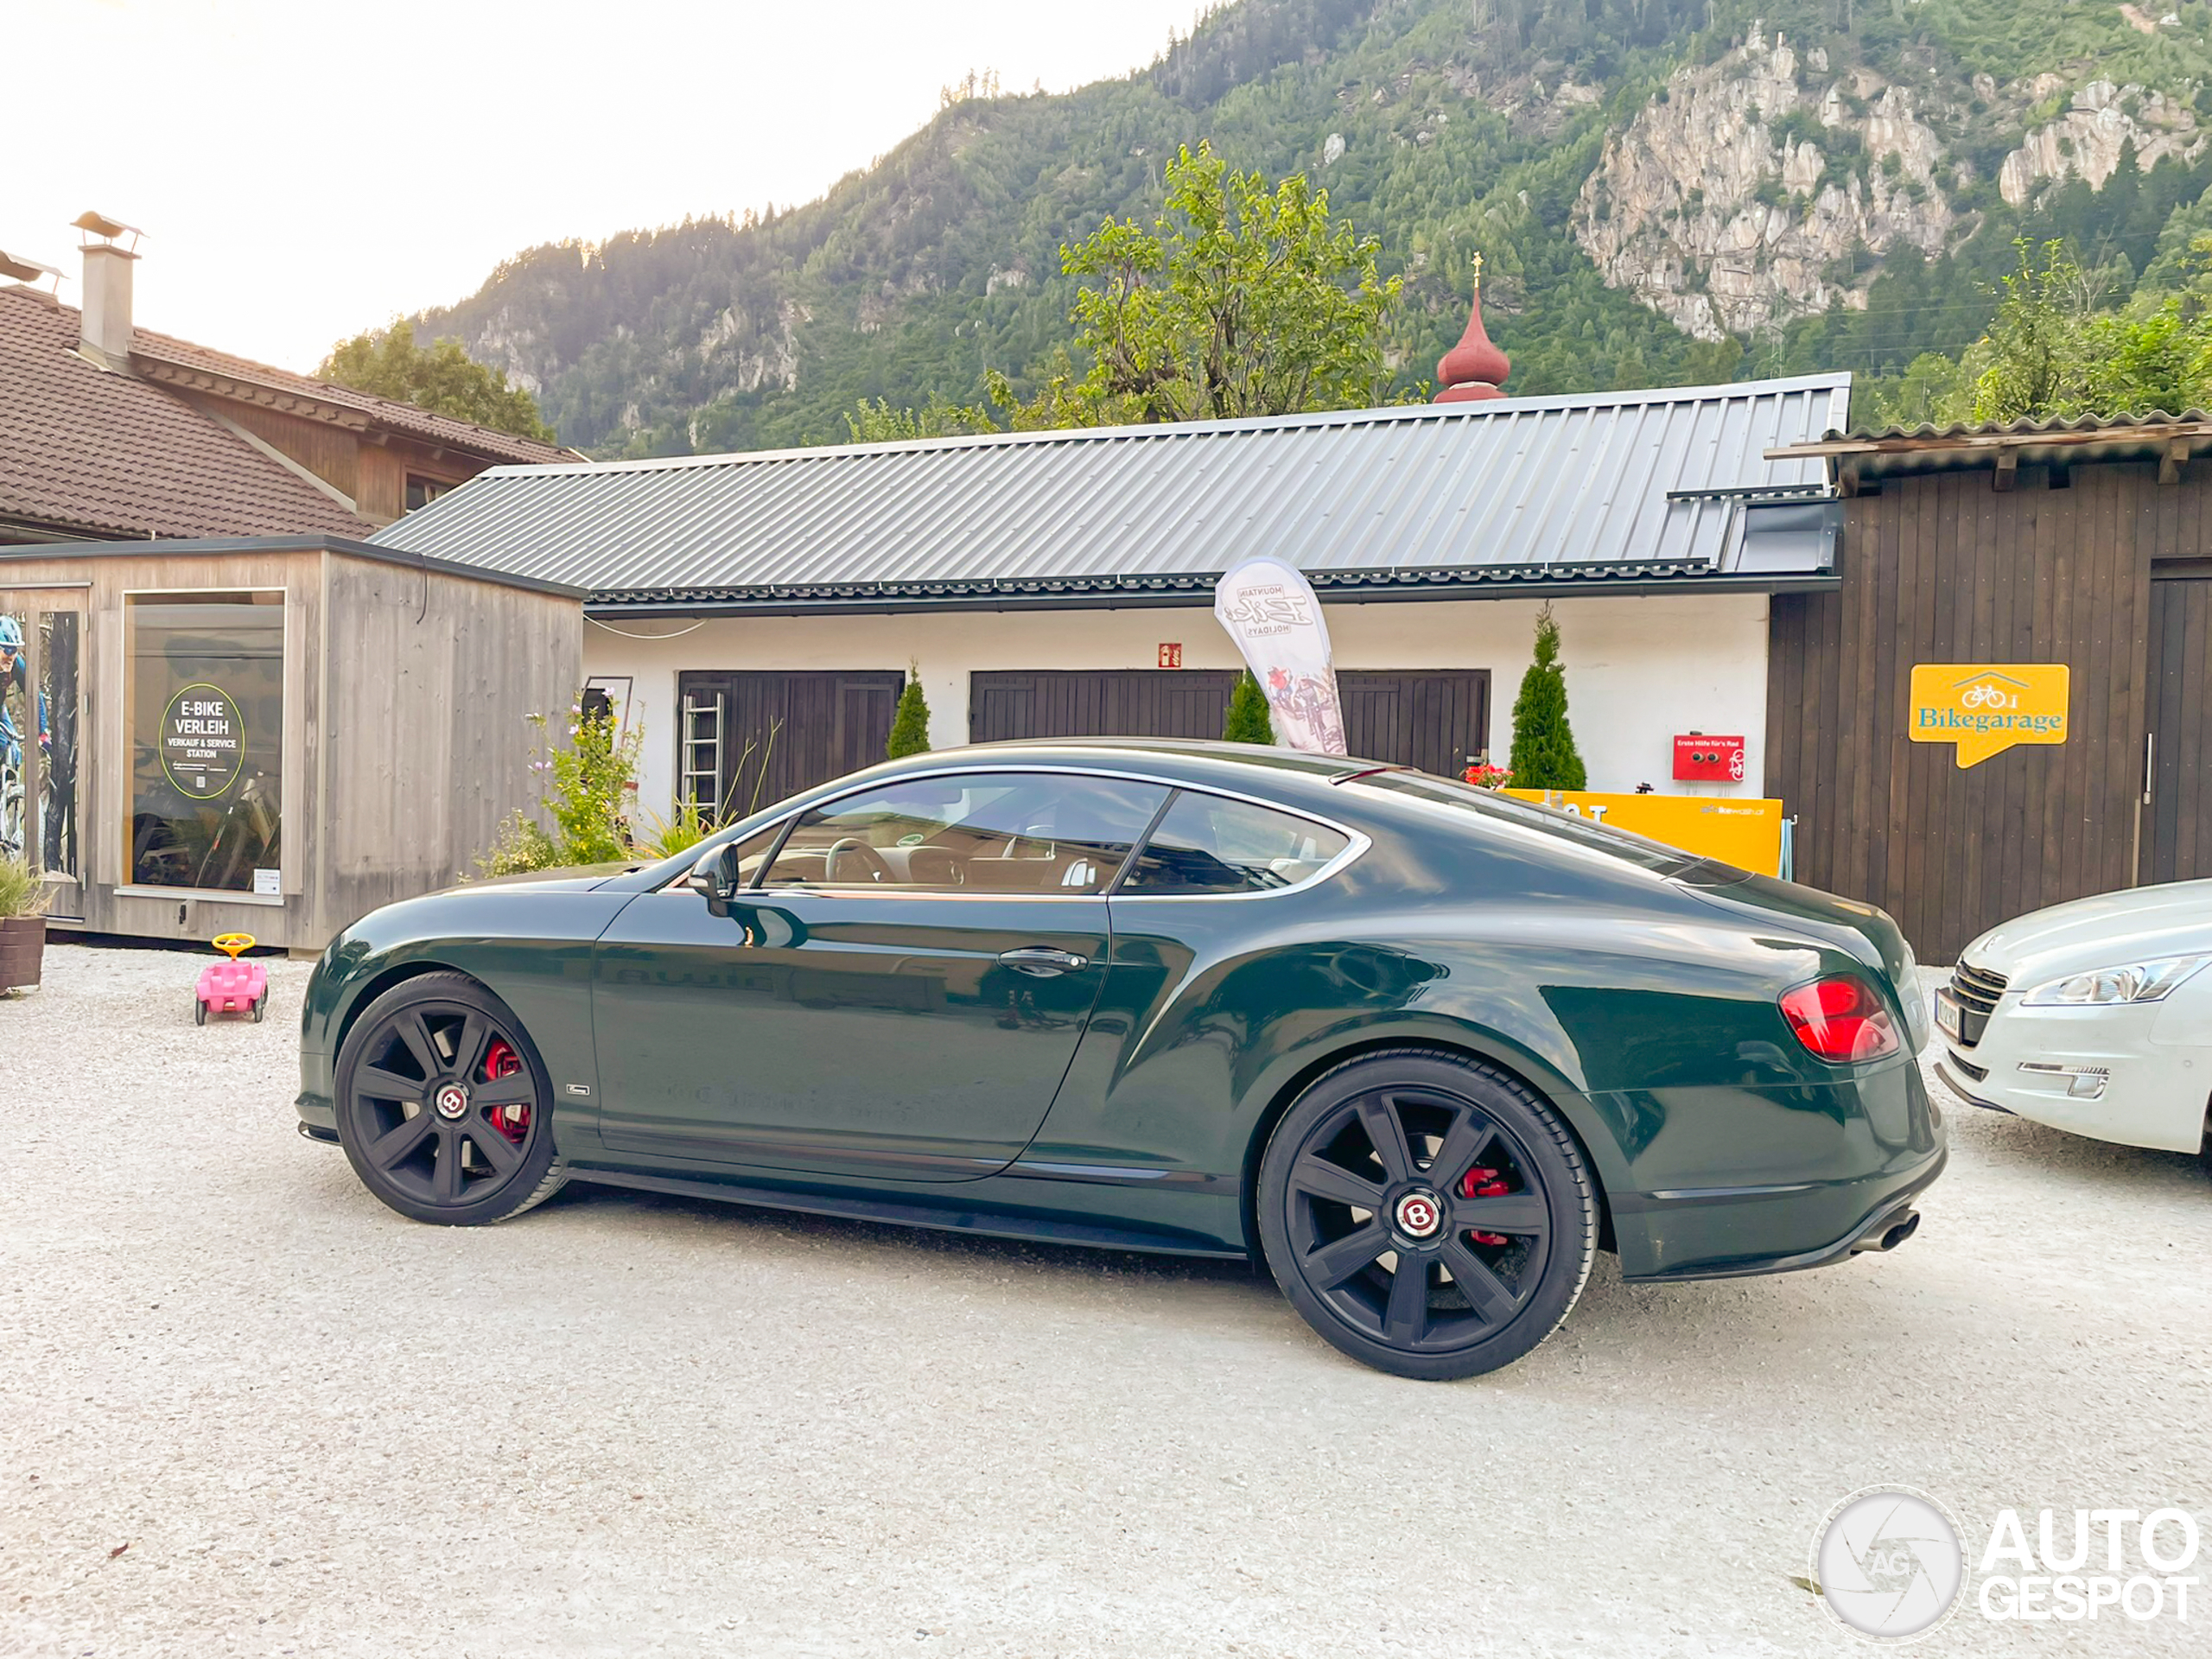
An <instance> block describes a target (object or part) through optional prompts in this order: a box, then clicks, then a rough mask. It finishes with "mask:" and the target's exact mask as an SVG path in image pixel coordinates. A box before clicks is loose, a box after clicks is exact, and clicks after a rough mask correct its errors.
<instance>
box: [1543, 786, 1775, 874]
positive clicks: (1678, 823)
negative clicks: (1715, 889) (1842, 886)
mask: <svg viewBox="0 0 2212 1659" xmlns="http://www.w3.org/2000/svg"><path fill="white" fill-rule="evenodd" d="M1500 793H1502V794H1506V795H1510V796H1512V797H1513V798H1514V799H1515V800H1516V801H1534V802H1535V803H1536V804H1538V805H1540V806H1547V805H1548V806H1555V807H1558V808H1560V810H1563V811H1567V812H1573V813H1576V814H1578V815H1579V816H1580V817H1586V818H1592V819H1594V820H1596V821H1597V822H1599V823H1610V824H1611V825H1612V826H1613V828H1615V829H1626V830H1628V831H1630V833H1631V834H1634V835H1639V836H1649V838H1650V839H1652V840H1653V841H1663V842H1666V843H1667V844H1668V845H1669V847H1679V848H1681V849H1682V850H1683V851H1684V852H1686V853H1695V854H1697V855H1700V857H1704V858H1717V859H1719V860H1720V861H1722V862H1723V863H1726V864H1733V865H1735V866H1737V867H1738V868H1741V869H1746V870H1755V871H1757V872H1758V874H1761V875H1779V874H1781V873H1782V803H1781V802H1780V801H1772V800H1764V799H1743V798H1738V797H1735V796H1723V795H1600V794H1595V793H1592V792H1591V791H1584V790H1564V789H1554V790H1541V789H1508V790H1503V791H1500Z"/></svg>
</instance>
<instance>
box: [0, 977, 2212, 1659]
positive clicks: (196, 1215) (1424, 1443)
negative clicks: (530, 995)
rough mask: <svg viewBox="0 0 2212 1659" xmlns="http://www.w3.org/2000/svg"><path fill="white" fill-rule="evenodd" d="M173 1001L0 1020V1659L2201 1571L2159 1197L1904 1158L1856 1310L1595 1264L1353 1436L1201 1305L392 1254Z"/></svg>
mask: <svg viewBox="0 0 2212 1659" xmlns="http://www.w3.org/2000/svg"><path fill="white" fill-rule="evenodd" d="M200 960H201V959H200V958H196V957H192V956H188V955H184V954H178V953H174V952H157V951H120V950H91V949H86V948H83V947H75V946H56V947H54V949H52V950H49V951H48V982H47V984H46V987H45V988H44V989H43V990H41V991H39V992H36V993H33V994H31V995H26V996H23V997H21V998H19V999H16V1000H14V1001H0V1093H3V1094H4V1100H5V1104H4V1106H0V1113H4V1116H5V1119H6V1122H7V1129H8V1133H7V1135H6V1138H5V1140H4V1141H0V1148H4V1150H0V1175H4V1179H0V1654H6V1655H10V1656H15V1655H25V1656H30V1655H36V1656H47V1655H53V1656H62V1655H67V1656H79V1655H99V1656H124V1655H162V1656H173V1655H190V1656H199V1655H227V1654H251V1655H261V1654H289V1653H298V1654H360V1655H377V1656H383V1655H397V1654H405V1655H410V1656H414V1655H423V1656H447V1655H481V1656H486V1659H492V1656H519V1655H537V1654H563V1655H567V1654H575V1655H601V1654H605V1655H618V1654H619V1655H633V1654H658V1653H669V1654H683V1655H690V1654H700V1655H708V1654H754V1653H762V1654H786V1653H788V1654H838V1655H843V1654H876V1653H893V1652H898V1653H905V1652H915V1653H920V1654H984V1653H988V1654H997V1653H1007V1654H1066V1655H1086V1656H1087V1655H1130V1656H1159V1655H1180V1654H1206V1655H1213V1654H1223V1653H1242V1654H1263V1655H1274V1654H1296V1655H1365V1654H1397V1653H1403V1654H1420V1655H1424V1656H1449V1655H1459V1654H1487V1653H1497V1654H1500V1655H1514V1656H1533V1655H1548V1654H1562V1653H1573V1654H1587V1655H1604V1656H1612V1655H1723V1654H1726V1655H1738V1654H1751V1655H1763V1654H1843V1653H1861V1652H1864V1651H1866V1649H1865V1648H1864V1647H1863V1645H1861V1644H1860V1643H1858V1642H1857V1641H1856V1640H1855V1639H1853V1638H1850V1637H1846V1636H1844V1635H1843V1634H1841V1633H1840V1631H1838V1630H1835V1628H1834V1626H1832V1625H1831V1624H1829V1622H1828V1620H1827V1617H1826V1615H1825V1614H1824V1613H1823V1612H1822V1611H1821V1610H1820V1609H1819V1607H1818V1606H1817V1605H1815V1603H1814V1601H1813V1600H1812V1599H1811V1598H1809V1597H1808V1595H1807V1594H1806V1593H1805V1592H1803V1591H1802V1590H1800V1589H1798V1588H1796V1586H1793V1585H1792V1584H1791V1582H1790V1578H1791V1575H1793V1574H1802V1573H1804V1572H1805V1571H1806V1568H1807V1556H1808V1547H1809V1541H1810V1538H1811V1535H1812V1531H1813V1529H1814V1526H1815V1522H1816V1521H1817V1520H1818V1519H1819V1518H1820V1517H1821V1516H1822V1515H1823V1514H1824V1512H1825V1511H1826V1510H1827V1509H1828V1507H1829V1506H1830V1505H1831V1504H1833V1503H1835V1502H1836V1500H1838V1499H1839V1498H1840V1497H1843V1496H1844V1495H1845V1494H1846V1493H1847V1492H1849V1491H1853V1489H1855V1488H1858V1487H1860V1486H1863V1485H1867V1484H1878V1483H1902V1484H1909V1485H1914V1486H1918V1487H1922V1488H1924V1489H1926V1490H1928V1491H1931V1492H1933V1493H1935V1494H1936V1495H1937V1496H1938V1497H1942V1498H1943V1499H1945V1500H1946V1501H1947V1502H1948V1503H1949V1504H1950V1505H1951V1507H1952V1508H1953V1509H1954V1510H1955V1511H1956V1512H1957V1513H1958V1514H1959V1515H1960V1516H1961V1518H1962V1519H1963V1520H1964V1522H1965V1523H1966V1529H1967V1535H1968V1549H1969V1556H1970V1559H1969V1561H1968V1567H1969V1569H1971V1568H1972V1567H1974V1565H1975V1564H1976V1563H1975V1561H1974V1560H1973V1559H1971V1558H1972V1556H1973V1555H1974V1554H1975V1553H1976V1552H1977V1551H1978V1549H1979V1546H1980V1541H1981V1540H1983V1539H1986V1536H1987V1535H1988V1528H1989V1524H1990V1521H1991V1518H1992V1516H1993V1515H1994V1513H1995V1511H1996V1510H1998V1509H1999V1508H2001V1507H2006V1506H2013V1507H2018V1508H2019V1509H2021V1510H2024V1511H2027V1512H2029V1516H2028V1519H2029V1526H2030V1529H2031V1532H2032V1529H2033V1525H2034V1520H2033V1514H2032V1511H2033V1510H2037V1509H2042V1508H2044V1507H2053V1508H2056V1509H2059V1510H2062V1511H2063V1510H2071V1509H2073V1508H2075V1507H2082V1508H2107V1507H2119V1508H2133V1509H2138V1510H2152V1509H2156V1508H2160V1507H2164V1506H2167V1505H2177V1506H2180V1507H2183V1508H2185V1509H2189V1510H2193V1511H2195V1512H2196V1513H2197V1515H2198V1516H2200V1518H2202V1519H2204V1520H2205V1521H2206V1526H2205V1531H2206V1534H2207V1539H2208V1543H2209V1544H2212V1516H2207V1511H2208V1508H2212V1371H2208V1367H2207V1363H2206V1345H2207V1332H2209V1331H2212V1292H2208V1288H2207V1276H2208V1275H2207V1265H2208V1263H2212V1181H2208V1180H2207V1179H2206V1178H2205V1176H2204V1175H2203V1174H2202V1173H2201V1172H2200V1171H2199V1170H2198V1169H2197V1167H2196V1165H2195V1163H2194V1162H2193V1161H2192V1160H2188V1159H2184V1158H2180V1157H2173V1156H2166V1155H2161V1154H2152V1153H2139V1152H2131V1151H2126V1150H2122V1149H2120V1148H2117V1147H2101V1146H2098V1145H2094V1144H2092V1143H2090V1142H2088V1141H2077V1140H2071V1139H2069V1138H2067V1137H2065V1136H2063V1135H2057V1134H2055V1133H2052V1132H2050V1131H2046V1130H2044V1129H2040V1128H2035V1127H2033V1126H2031V1125H2029V1124H2026V1123H2024V1122H2018V1121H2016V1120H2012V1119H2008V1118H2002V1117H1999V1116H1994V1115H1992V1114H1988V1113H1983V1112H1977V1111H1973V1110H1970V1109H1954V1116H1953V1117H1952V1124H1953V1139H1952V1147H1953V1156H1952V1164H1951V1170H1950V1173H1949V1174H1948V1176H1947V1177H1946V1178H1945V1179H1944V1180H1943V1181H1942V1182H1941V1183H1940V1184H1939V1185H1937V1187H1936V1189H1935V1191H1934V1192H1933V1193H1932V1194H1931V1195H1930V1196H1929V1199H1928V1200H1927V1201H1926V1203H1925V1215H1926V1222H1925V1224H1924V1225H1923V1227H1922V1229H1921V1231H1920V1236H1918V1237H1917V1238H1916V1239H1915V1240H1914V1241H1913V1242H1912V1243H1910V1244H1908V1245H1907V1246H1905V1248H1904V1249H1902V1250H1900V1251H1898V1252H1897V1254H1895V1255H1889V1256H1883V1257H1877V1258H1870V1259H1864V1260H1861V1261H1859V1262H1854V1263H1852V1264H1850V1265H1847V1266H1845V1267H1841V1268H1833V1269H1829V1270H1827V1271H1824V1272H1820V1273H1812V1274H1791V1275H1788V1276H1784V1277H1780V1278H1770V1279H1754V1280H1739V1281H1727V1282H1721V1283H1716V1284H1709V1285H1703V1286H1685V1287H1669V1288H1638V1287H1630V1286H1626V1285H1624V1284H1623V1283H1622V1282H1621V1281H1620V1278H1619V1275H1618V1273H1617V1272H1616V1271H1615V1270H1614V1268H1613V1266H1612V1262H1611V1258H1610V1257H1601V1258H1599V1268H1598V1270H1597V1272H1596V1273H1595V1274H1594V1275H1593V1277H1592V1280H1591V1283H1590V1287H1589V1290H1588V1293H1587V1294H1586V1295H1585V1296H1584V1298H1583V1300H1582V1304H1581V1306H1580V1308H1579V1309H1578V1310H1577V1312H1576V1313H1575V1314H1574V1315H1573V1318H1572V1319H1570V1320H1569V1322H1568V1323H1567V1327H1566V1328H1565V1329H1564V1330H1563V1331H1562V1332H1560V1334H1559V1335H1558V1336H1556V1337H1555V1338H1553V1339H1552V1341H1551V1342H1550V1343H1549V1344H1547V1345H1546V1346H1545V1347H1543V1348H1542V1349H1541V1350H1539V1351H1537V1353H1536V1354H1535V1355H1534V1356H1533V1357H1530V1358H1529V1359H1528V1360H1526V1361H1524V1362H1523V1363H1521V1364H1520V1365H1518V1366H1516V1367H1514V1368H1512V1369H1511V1370H1507V1371H1505V1372H1503V1373H1501V1374H1499V1375H1497V1376H1493V1377H1491V1378H1487V1379H1479V1380H1476V1381H1473V1382H1469V1383H1452V1384H1433V1383H1408V1382H1402V1381H1398V1380H1395V1379H1393V1378H1390V1377H1387V1376H1381V1375H1378V1374H1376V1373H1375V1372H1372V1371H1369V1370H1363V1369H1362V1368H1361V1367H1359V1366H1358V1365H1357V1364H1355V1363H1352V1362H1351V1361H1350V1360H1348V1359H1345V1358H1343V1357H1340V1356H1338V1354H1337V1353H1336V1352H1335V1351H1333V1350H1331V1349H1329V1348H1327V1347H1325V1346H1324V1345H1323V1344H1321V1343H1320V1342H1319V1340H1317V1339H1316V1338H1313V1337H1312V1336H1310V1335H1309V1334H1307V1332H1306V1331H1305V1330H1304V1328H1303V1327H1302V1326H1301V1325H1300V1323H1299V1321H1298V1319H1296V1317H1295V1316H1294V1314H1293V1313H1291V1311H1290V1310H1289V1308H1288V1307H1287V1306H1286V1305H1285V1304H1284V1303H1283V1301H1282V1300H1281V1298H1280V1297H1279V1296H1278V1295H1277V1294H1276V1293H1275V1291H1274V1288H1273V1287H1272V1286H1271V1285H1270V1284H1269V1283H1268V1282H1267V1281H1265V1280H1264V1279H1263V1278H1262V1277H1259V1276H1255V1274H1252V1273H1250V1272H1249V1271H1247V1270H1246V1269H1244V1268H1240V1267H1235V1266H1224V1265H1217V1264H1210V1263H1201V1264H1180V1263H1175V1262H1163V1261H1161V1260H1160V1259H1157V1258H1143V1257H1136V1256H1128V1255H1103V1254H1098V1253H1095V1252H1088V1251H1080V1250H1074V1249H1052V1248H1046V1247H1040V1246H1026V1245H1020V1244H1007V1243H993V1242H987V1241H969V1240H963V1239H957V1238H949V1237H946V1236H939V1235H933V1234H926V1233H913V1232H906V1231H900V1230H893V1229H887V1228H876V1227H870V1226H865V1225H860V1224H846V1223H841V1222H835V1221H826V1220H813V1219H808V1218H804V1217H788V1216H779V1215H775V1214H771V1213H768V1212H765V1211H750V1210H742V1209H735V1208H728V1207H722V1206H715V1205H706V1204H692V1203H688V1202H684V1201H681V1200H674V1199H662V1198H651V1197H646V1196H644V1195H640V1194H636V1193H629V1192H616V1191H613V1190H612V1189H605V1188H594V1187H588V1186H571V1187H569V1189H568V1191H567V1192H565V1193H563V1195H562V1196H561V1197H560V1198H557V1199H556V1200H555V1201H554V1202H553V1203H552V1204H550V1205H547V1206H546V1207H545V1208H544V1209H543V1210H541V1211H537V1212H536V1213H534V1214H532V1215H531V1216H529V1217H525V1218H524V1219H522V1220H520V1221H518V1222H517V1223H516V1224H513V1225H512V1226H509V1227H501V1228H492V1229H485V1230H443V1229H438V1228H431V1227H423V1226H418V1225H416V1224H412V1223H410V1222H406V1221H403V1220H401V1219H400V1218H399V1217H397V1216H394V1215H392V1214H391V1213H390V1212H389V1211H385V1210H384V1209H383V1208H382V1207H380V1206H379V1205H377V1204H376V1203H375V1202H374V1201H373V1200H372V1199H371V1198H369V1197H368V1195H367V1194H366V1193H365V1192H363V1191H362V1190H361V1189H360V1187H359V1185H357V1184H356V1183H355V1181H354V1179H353V1175H352V1173H351V1172H350V1170H349V1169H348V1168H347V1166H346V1161H345V1159H344V1157H343V1156H342V1154H340V1153H339V1152H338V1151H337V1150H336V1149H335V1148H334V1147H322V1146H316V1145H313V1144H310V1143H309V1142H308V1141H302V1140H301V1139H300V1138H299V1137H298V1136H297V1135H296V1134H295V1133H294V1132H293V1128H292V1123H293V1112H292V1107H291V1096H292V1094H293V1092H294V1090H296V1086H297V1085H296V1070H295V1061H294V1054H293V1044H294V1039H295V1033H296V1027H297V1017H296V1016H297V1010H298V1005H299V999H300V995H301V992H302V988H303V986H304V984H305V982H306V977H307V972H308V970H307V969H306V968H305V967H304V966H303V965H298V964H293V963H281V962H280V963H275V964H273V970H272V975H271V977H272V981H273V984H274V987H275V989H274V995H273V1007H272V1009H271V1012H270V1019H269V1022H268V1023H267V1024H265V1025H263V1026H258V1027H256V1026H252V1025H246V1024H225V1025H213V1026H210V1027H207V1029H205V1030H200V1029H196V1028H194V1027H193V1025H192V1024H191V1020H190V1012H189V1005H190V988H191V985H192V982H193V979H194V975H195V974H196V972H197V970H198V969H199V967H200ZM2207 1561H2212V1553H2208V1556H2207ZM2205 1566H2206V1561H2200V1563H2199V1569H2198V1570H2199V1571H2200V1572H2203V1571H2204V1568H2205ZM2206 1576H2207V1577H2208V1578H2212V1573H2206ZM2202 1593H2205V1594H2207V1595H2208V1597H2212V1590H2208V1591H2206V1592H2202ZM2192 1605H2193V1604H2192ZM2208 1628H2212V1599H2208V1601H2207V1603H2206V1605H2205V1606H2204V1608H2203V1609H2202V1611H2200V1612H2199V1614H2198V1617H2196V1618H2193V1619H2191V1620H2190V1622H2189V1623H2188V1624H2179V1623H2176V1622H2174V1621H2171V1620H2165V1621H2161V1622H2159V1623H2158V1624H2128V1623H2126V1621H2125V1620H2123V1619H2120V1618H2115V1617H2113V1616H2112V1614H2111V1612H2110V1611H2109V1610H2107V1613H2106V1615H2105V1616H2104V1617H2103V1618H2101V1620H2100V1621H2099V1622H2097V1623H2096V1624H2072V1625H2056V1624H2035V1625H2026V1626H2023V1625H2019V1624H1989V1623H1986V1622H1985V1621H1984V1620H1983V1619H1982V1618H1980V1615H1979V1614H1977V1613H1975V1612H1974V1610H1973V1608H1972V1606H1971V1605H1969V1606H1968V1607H1967V1609H1966V1610H1964V1611H1962V1612H1961V1615H1960V1616H1959V1617H1958V1618H1956V1619H1955V1621H1954V1622H1953V1623H1952V1624H1950V1625H1949V1626H1948V1627H1946V1628H1945V1629H1944V1630H1942V1631H1941V1632H1939V1633H1938V1634H1937V1635H1936V1637H1933V1638H1932V1639H1930V1640H1929V1641H1928V1642H1927V1643H1923V1645H1922V1646H1921V1647H1920V1648H1918V1649H1915V1651H1916V1652H1919V1653H1926V1654H1930V1655H1948V1654H1967V1653H2007V1654H2009V1653H2023V1654H2025V1653H2030V1652H2033V1653H2037V1654H2050V1653H2068V1654H2071V1653H2077V1652H2078V1653H2083V1654H2108V1655H2122V1654H2126V1655H2134V1654H2145V1653H2174V1654H2181V1653H2185V1652H2187V1653H2202V1652H2204V1651H2207V1650H2208V1643H2207V1641H2206V1637H2205V1635H2204V1632H2205V1631H2206V1630H2207V1629H2208Z"/></svg>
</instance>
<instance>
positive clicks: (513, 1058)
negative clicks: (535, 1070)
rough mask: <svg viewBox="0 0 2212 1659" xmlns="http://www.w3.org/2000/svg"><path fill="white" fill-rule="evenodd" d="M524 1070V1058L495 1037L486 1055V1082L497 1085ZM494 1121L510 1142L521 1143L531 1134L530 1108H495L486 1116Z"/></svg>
mask: <svg viewBox="0 0 2212 1659" xmlns="http://www.w3.org/2000/svg"><path fill="white" fill-rule="evenodd" d="M521 1070H522V1056H521V1055H519V1054H518V1053H516V1052H514V1050H513V1049H512V1048H511V1047H509V1046H508V1045H507V1039H505V1038H504V1037H494V1038H493V1039H492V1046H491V1047H490V1048H489V1049H487V1050H486V1051H485V1054H484V1081H485V1082H486V1083H497V1082H499V1079H500V1078H502V1077H513V1076H515V1075H516V1074H517V1073H518V1072H519V1071H521ZM484 1116H486V1117H488V1118H490V1119H491V1120H492V1127H493V1128H495V1129H497V1130H499V1133H500V1134H502V1135H505V1136H506V1137H507V1139H508V1140H510V1141H520V1140H521V1139H522V1138H523V1136H524V1135H528V1134H529V1133H530V1107H529V1105H528V1103H524V1104H522V1105H519V1106H494V1107H493V1108H492V1109H490V1110H489V1111H487V1112H486V1113H485V1114H484Z"/></svg>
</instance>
